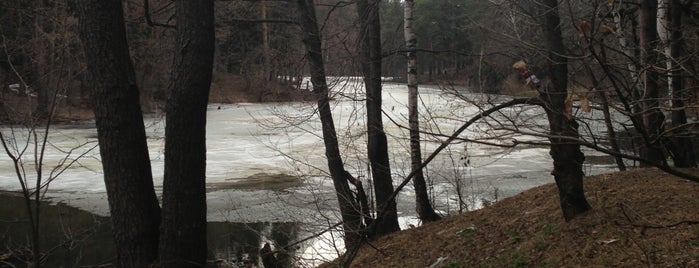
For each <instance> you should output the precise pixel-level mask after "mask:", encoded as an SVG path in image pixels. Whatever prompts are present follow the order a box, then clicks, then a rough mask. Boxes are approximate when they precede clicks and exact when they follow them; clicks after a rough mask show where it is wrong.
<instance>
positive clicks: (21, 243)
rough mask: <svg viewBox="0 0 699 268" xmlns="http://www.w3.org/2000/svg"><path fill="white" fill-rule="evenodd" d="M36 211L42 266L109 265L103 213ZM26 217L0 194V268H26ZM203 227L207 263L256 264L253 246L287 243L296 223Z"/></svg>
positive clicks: (111, 251) (59, 208) (11, 198)
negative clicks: (42, 254) (99, 214)
mask: <svg viewBox="0 0 699 268" xmlns="http://www.w3.org/2000/svg"><path fill="white" fill-rule="evenodd" d="M41 209H42V212H41V218H40V229H41V231H40V232H41V234H40V237H41V248H42V253H44V254H46V255H45V256H46V257H45V262H44V264H43V266H44V267H85V266H87V267H90V266H101V265H103V266H107V267H110V266H113V265H114V264H115V257H114V256H115V247H114V244H113V242H112V238H111V223H110V220H109V218H108V217H100V216H96V215H93V214H91V213H89V212H85V211H82V210H79V209H76V208H72V207H69V206H66V205H62V204H55V205H53V204H48V203H46V202H42V206H41ZM26 215H27V212H26V208H25V206H24V201H23V199H22V198H20V197H19V196H16V195H9V194H2V193H0V247H2V248H0V267H4V266H6V265H8V264H12V265H15V266H17V267H24V266H26V260H27V259H28V258H29V257H30V256H31V255H30V251H29V248H30V245H31V244H30V243H31V242H30V241H31V231H30V227H29V221H28V217H27V216H26ZM207 228H208V229H207V230H208V235H207V240H208V248H209V260H210V263H209V266H210V267H238V266H237V265H245V264H247V265H253V266H257V265H258V264H259V249H260V248H261V247H262V245H263V244H264V243H267V242H269V243H270V244H272V245H273V246H275V245H287V244H288V243H289V242H291V241H295V240H296V239H297V237H298V233H299V229H298V228H299V225H298V224H297V223H290V222H274V223H268V222H256V223H232V222H209V223H208V226H207ZM293 250H294V249H291V250H290V252H289V255H285V256H286V261H285V262H287V263H291V257H290V256H293V255H294V253H295V252H293ZM278 257H281V256H280V255H278Z"/></svg>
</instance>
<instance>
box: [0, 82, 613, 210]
mask: <svg viewBox="0 0 699 268" xmlns="http://www.w3.org/2000/svg"><path fill="white" fill-rule="evenodd" d="M355 85H356V83H355V82H351V83H347V84H342V85H336V86H335V92H338V94H336V95H335V96H334V99H335V101H334V102H333V103H332V104H331V105H332V107H333V111H334V117H335V124H336V128H337V130H338V135H339V136H340V142H341V146H340V147H341V151H342V153H343V157H344V160H345V162H346V164H347V169H348V171H350V172H351V173H353V174H354V175H355V176H359V177H365V176H364V175H366V174H367V171H366V166H367V163H366V161H365V147H366V146H365V144H366V142H365V138H366V136H365V135H364V134H365V133H364V121H365V118H364V114H363V105H364V102H363V100H362V94H361V93H356V88H355V87H354V86H355ZM421 91H422V93H421V101H422V103H423V104H424V106H423V107H422V108H421V111H422V116H423V117H425V118H423V119H421V120H423V121H422V122H421V126H422V128H423V130H425V131H426V132H430V133H441V135H450V134H451V133H452V132H453V131H454V130H455V129H456V128H458V127H459V126H460V125H461V124H462V123H463V122H464V121H466V120H468V119H469V118H470V117H471V116H472V115H474V114H476V113H478V111H479V109H478V108H477V106H476V105H473V104H469V103H468V102H467V101H465V100H462V99H459V98H456V97H455V96H452V95H449V94H444V92H443V91H442V90H440V89H438V88H436V87H433V88H421ZM467 96H469V98H470V99H471V100H478V101H480V102H485V101H487V97H486V96H485V95H479V94H468V95H467ZM383 98H384V110H385V113H386V115H385V118H384V125H385V127H386V132H387V133H388V138H389V143H390V144H389V147H390V148H389V151H390V152H389V153H390V156H391V161H392V162H391V165H392V166H391V168H392V170H393V172H394V174H395V180H394V181H395V184H398V183H400V181H401V180H402V178H403V177H404V176H405V174H407V173H408V167H409V150H408V148H407V147H408V139H407V138H406V137H407V136H408V135H407V130H405V129H403V128H401V127H400V126H401V125H402V126H407V107H406V103H407V89H406V87H405V85H399V84H386V85H385V88H384V96H383ZM313 112H314V103H313V102H304V103H257V104H247V103H241V104H211V105H210V106H209V112H208V118H207V149H208V152H207V187H208V194H207V201H208V219H209V221H232V222H263V221H269V222H279V221H285V222H289V221H298V222H309V221H311V222H313V221H315V219H316V218H318V217H321V218H323V216H320V215H321V214H323V213H319V211H321V212H322V211H332V207H333V205H334V204H335V203H334V200H333V198H334V194H333V193H332V185H331V181H330V180H329V178H327V176H326V175H325V174H324V172H325V170H326V169H327V165H326V163H325V159H324V150H323V147H322V146H323V142H322V140H321V138H320V137H321V131H320V123H319V120H318V118H317V116H315V115H314V114H313ZM507 113H509V115H511V116H513V117H516V118H517V122H518V123H516V124H515V125H522V126H523V125H525V124H526V125H531V126H533V127H532V129H534V130H536V129H537V126H536V125H538V124H543V123H545V118H543V117H542V116H543V114H542V113H541V111H540V110H539V109H520V108H516V109H510V110H508V111H507ZM426 118H430V119H431V120H430V121H427V120H426ZM145 121H146V127H147V135H148V145H149V151H150V157H151V161H152V167H153V175H154V180H155V185H156V190H157V191H158V194H160V189H161V186H162V177H163V141H164V139H163V133H164V118H163V117H162V116H161V115H150V116H148V117H147V118H146V119H145ZM490 123H491V124H490V125H486V124H480V125H478V126H474V127H473V128H471V129H469V130H468V131H467V132H466V133H464V134H462V137H467V138H469V139H476V140H478V141H485V142H502V141H508V140H510V139H520V140H536V139H541V138H536V137H534V136H530V135H514V136H510V135H506V136H502V135H503V134H502V130H498V131H495V130H492V127H493V124H495V123H497V121H492V122H490ZM497 126H500V128H502V129H505V128H507V127H506V126H505V125H501V124H499V123H498V125H497ZM1 130H2V132H3V135H4V136H5V138H6V140H8V141H12V142H14V144H16V148H18V149H22V148H23V147H24V146H25V145H27V140H28V139H27V137H28V133H27V130H26V129H23V128H20V127H10V126H3V127H2V128H1ZM96 136H97V133H96V130H95V128H94V123H92V122H81V123H74V124H60V125H54V126H52V127H51V129H50V132H49V137H48V147H47V150H46V153H45V159H44V165H43V170H44V172H43V174H44V180H46V179H47V178H48V176H49V175H50V174H49V171H51V170H52V169H54V168H55V167H58V168H57V169H56V172H54V173H53V175H52V176H54V178H52V181H51V183H50V185H49V188H48V191H47V193H46V196H47V197H48V198H49V199H50V200H51V201H52V202H61V203H65V204H67V205H70V206H74V207H77V208H80V209H84V210H87V211H90V212H93V213H96V214H99V215H108V214H109V211H108V205H107V197H106V191H105V186H104V183H103V179H102V171H101V166H100V157H99V150H98V148H96V145H97V142H96ZM496 136H497V137H499V140H500V141H498V139H492V137H496ZM423 139H424V141H423V147H424V151H423V157H426V156H427V155H429V154H430V153H431V152H432V150H433V149H434V148H436V146H438V144H439V141H440V140H443V139H445V137H444V136H439V135H436V136H435V135H423ZM33 147H34V145H33V144H32V142H31V141H29V146H28V147H27V150H26V151H25V152H24V154H23V155H22V163H23V167H24V170H23V171H24V172H25V174H26V176H27V177H28V178H29V180H28V181H29V184H31V185H33V184H34V183H35V182H34V180H35V178H36V172H35V171H34V170H35V161H34V152H33ZM15 153H17V152H15ZM586 154H588V159H592V158H594V154H592V153H591V152H586ZM599 159H603V161H598V162H597V163H595V164H586V166H585V168H586V173H588V174H589V173H598V172H601V171H606V170H609V169H611V168H613V165H612V162H611V160H609V159H604V158H599ZM69 163H70V164H71V165H70V166H68V164H69ZM66 167H67V168H66ZM551 168H552V163H551V159H550V157H549V155H548V149H547V148H546V147H542V146H531V145H530V146H520V147H516V148H514V149H512V148H498V147H493V146H489V145H482V144H480V143H479V142H474V141H469V142H460V143H458V144H455V145H453V146H450V147H449V148H448V150H445V151H444V152H443V153H442V154H441V155H440V157H438V158H437V159H436V160H435V161H434V162H433V163H431V164H430V165H429V166H428V168H427V175H428V176H429V180H430V181H431V182H432V183H433V186H432V187H431V195H432V196H433V197H434V199H435V203H436V204H435V205H436V207H437V209H439V210H440V211H442V212H443V213H454V212H456V211H458V210H459V209H460V207H461V209H473V208H476V207H478V206H480V204H481V202H482V201H483V200H486V201H493V200H496V199H501V198H504V197H508V196H512V195H514V194H517V193H519V192H521V191H523V190H525V189H528V188H531V187H535V186H538V185H542V184H546V183H550V182H553V179H552V177H551V176H550V174H549V173H550V170H551ZM63 169H65V170H63ZM58 171H61V172H60V174H58V173H59V172H58ZM57 174H58V175H57ZM457 184H458V185H459V186H460V187H458V189H460V191H461V193H462V196H463V197H464V198H462V199H461V200H462V202H461V206H459V204H460V202H459V198H457V194H456V189H457V188H456V187H454V186H455V185H457ZM19 189H20V184H19V183H18V180H17V176H16V173H15V170H14V166H13V164H12V161H11V159H10V158H9V157H7V156H6V155H3V156H2V157H0V190H5V191H17V190H19ZM413 196H414V195H413V194H412V193H411V188H410V187H407V188H406V189H404V190H403V192H402V193H401V194H400V195H399V210H400V212H401V214H402V216H403V218H410V217H413V216H414V199H413V198H414V197H413ZM316 201H318V202H316Z"/></svg>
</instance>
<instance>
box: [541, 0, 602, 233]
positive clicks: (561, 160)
mask: <svg viewBox="0 0 699 268" xmlns="http://www.w3.org/2000/svg"><path fill="white" fill-rule="evenodd" d="M544 6H545V7H546V10H545V14H544V19H545V21H544V35H545V38H546V43H547V44H548V49H549V55H548V57H549V59H550V61H551V63H550V64H551V66H550V78H551V86H549V87H548V88H546V89H545V91H542V92H541V98H542V99H543V101H544V109H545V110H546V115H547V117H548V121H549V127H550V135H551V136H550V137H549V141H550V142H551V151H550V154H551V157H552V158H553V171H552V172H551V174H552V175H553V176H554V179H555V181H556V185H557V186H558V193H559V197H560V202H561V208H562V209H563V217H564V218H565V220H566V221H569V220H571V219H573V218H574V217H575V216H577V215H579V214H581V213H583V212H585V211H587V210H589V209H590V205H589V204H588V203H587V200H586V199H585V192H584V190H583V181H582V180H583V175H584V174H583V171H582V164H583V161H585V156H584V155H583V153H582V152H581V151H580V145H579V144H578V143H576V142H575V141H573V140H574V139H577V138H578V137H579V133H578V123H577V122H575V119H574V118H573V116H572V115H567V114H566V107H565V99H566V96H567V94H568V92H567V89H568V61H567V59H566V58H565V57H564V56H563V55H565V46H564V44H563V36H562V34H561V21H560V17H559V15H558V1H557V0H545V1H544Z"/></svg>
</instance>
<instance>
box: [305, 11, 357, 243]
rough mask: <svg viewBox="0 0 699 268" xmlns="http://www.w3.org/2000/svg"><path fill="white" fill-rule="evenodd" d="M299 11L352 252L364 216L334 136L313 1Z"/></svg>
mask: <svg viewBox="0 0 699 268" xmlns="http://www.w3.org/2000/svg"><path fill="white" fill-rule="evenodd" d="M298 5H299V9H300V11H301V12H300V14H299V16H300V18H299V19H300V21H301V29H302V31H303V43H304V45H305V47H306V58H307V59H308V65H309V66H310V70H311V82H312V83H313V93H314V94H315V95H316V98H317V101H318V114H319V116H320V121H321V124H322V126H323V142H324V143H325V157H326V158H327V159H328V170H329V171H330V177H332V180H333V185H334V186H335V194H336V195H337V201H338V203H339V205H340V213H341V215H342V222H343V229H344V231H345V247H346V248H348V249H349V248H353V247H356V246H358V245H359V243H361V242H362V230H361V223H360V221H361V216H360V210H359V206H358V204H357V202H355V200H354V198H352V192H351V191H350V187H349V183H348V181H347V178H346V177H345V174H346V173H347V172H346V171H345V168H344V164H343V162H342V156H341V155H340V148H339V146H338V141H337V133H336V132H335V122H334V121H333V117H332V110H331V109H330V99H329V97H328V85H327V82H326V80H325V67H324V64H323V54H322V50H321V41H320V34H319V31H318V24H317V23H318V22H317V20H316V12H315V6H314V4H313V0H298Z"/></svg>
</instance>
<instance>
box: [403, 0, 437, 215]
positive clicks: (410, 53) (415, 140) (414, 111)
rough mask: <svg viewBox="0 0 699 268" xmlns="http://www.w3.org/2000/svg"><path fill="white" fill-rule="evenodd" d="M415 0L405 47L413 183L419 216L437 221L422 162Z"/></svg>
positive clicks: (409, 2)
mask: <svg viewBox="0 0 699 268" xmlns="http://www.w3.org/2000/svg"><path fill="white" fill-rule="evenodd" d="M413 6H414V1H413V0H406V1H405V16H404V20H405V23H404V24H403V27H404V35H405V48H406V54H407V58H408V73H407V77H408V92H409V93H408V94H409V96H408V111H409V112H408V121H409V127H410V165H411V167H412V169H413V170H414V172H415V177H414V178H413V185H414V188H415V203H416V208H417V213H418V216H419V217H420V220H423V221H435V220H438V219H440V216H439V215H437V213H435V212H434V209H433V208H432V204H431V203H430V199H429V196H428V194H427V184H426V183H425V176H424V175H423V172H422V168H421V167H420V164H421V163H422V153H421V148H420V122H419V117H418V80H417V56H416V54H417V51H416V49H417V37H416V36H415V33H414V32H413Z"/></svg>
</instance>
